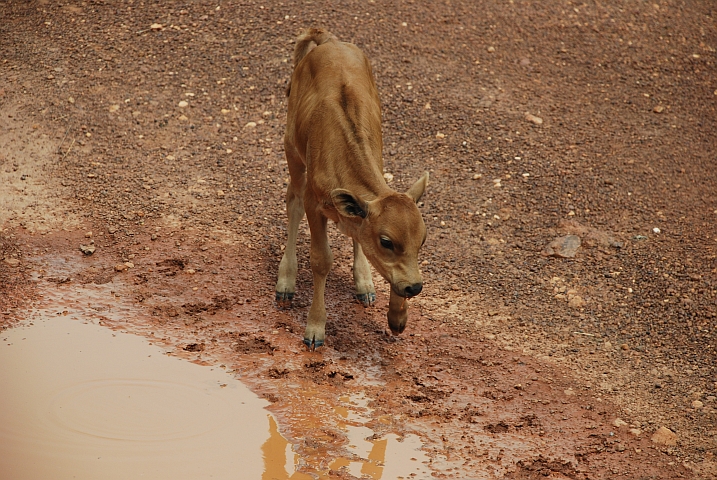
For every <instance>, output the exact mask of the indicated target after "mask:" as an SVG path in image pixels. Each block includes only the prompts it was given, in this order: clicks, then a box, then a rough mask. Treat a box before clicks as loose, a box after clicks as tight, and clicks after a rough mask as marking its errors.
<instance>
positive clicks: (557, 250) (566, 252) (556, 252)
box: [543, 235, 581, 258]
mask: <svg viewBox="0 0 717 480" xmlns="http://www.w3.org/2000/svg"><path fill="white" fill-rule="evenodd" d="M580 243H581V240H580V237H578V236H577V235H565V236H564V237H560V238H556V239H555V240H553V241H552V242H550V243H549V244H548V245H547V246H546V247H545V249H543V255H545V256H547V257H560V258H573V257H574V256H575V254H576V253H577V251H578V248H580Z"/></svg>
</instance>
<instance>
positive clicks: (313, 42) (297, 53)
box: [286, 28, 336, 97]
mask: <svg viewBox="0 0 717 480" xmlns="http://www.w3.org/2000/svg"><path fill="white" fill-rule="evenodd" d="M329 40H336V37H335V36H334V35H333V34H331V33H329V32H327V31H326V30H323V29H321V28H307V29H306V30H304V31H303V32H301V35H299V38H297V39H296V46H295V47H294V58H293V61H294V68H296V66H297V65H298V64H299V62H300V61H301V60H303V58H304V57H305V56H306V55H307V54H308V53H309V52H310V51H311V50H313V49H314V48H316V47H318V46H319V45H321V44H322V43H326V42H328V41H329ZM289 93H291V80H289V84H288V85H287V86H286V96H287V97H288V96H289Z"/></svg>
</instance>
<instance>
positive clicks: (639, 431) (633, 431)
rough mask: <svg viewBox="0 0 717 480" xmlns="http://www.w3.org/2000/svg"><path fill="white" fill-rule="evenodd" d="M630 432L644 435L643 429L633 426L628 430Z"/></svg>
mask: <svg viewBox="0 0 717 480" xmlns="http://www.w3.org/2000/svg"><path fill="white" fill-rule="evenodd" d="M628 432H630V434H632V435H633V436H635V437H639V436H640V435H642V430H640V429H639V428H631V429H630V430H628Z"/></svg>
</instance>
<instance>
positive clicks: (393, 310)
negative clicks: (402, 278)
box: [388, 289, 408, 335]
mask: <svg viewBox="0 0 717 480" xmlns="http://www.w3.org/2000/svg"><path fill="white" fill-rule="evenodd" d="M407 321H408V301H407V300H406V298H404V297H402V296H400V295H396V293H395V292H394V291H393V289H391V298H390V299H389V300H388V327H389V328H390V329H391V333H393V334H394V335H398V334H400V333H403V330H405V328H406V322H407Z"/></svg>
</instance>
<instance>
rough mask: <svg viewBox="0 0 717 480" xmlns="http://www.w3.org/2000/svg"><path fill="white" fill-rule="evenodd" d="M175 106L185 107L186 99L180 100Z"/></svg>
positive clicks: (186, 104)
mask: <svg viewBox="0 0 717 480" xmlns="http://www.w3.org/2000/svg"><path fill="white" fill-rule="evenodd" d="M177 106H178V107H179V108H184V107H186V106H189V102H187V101H186V100H181V101H180V102H179V103H178V104H177Z"/></svg>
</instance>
